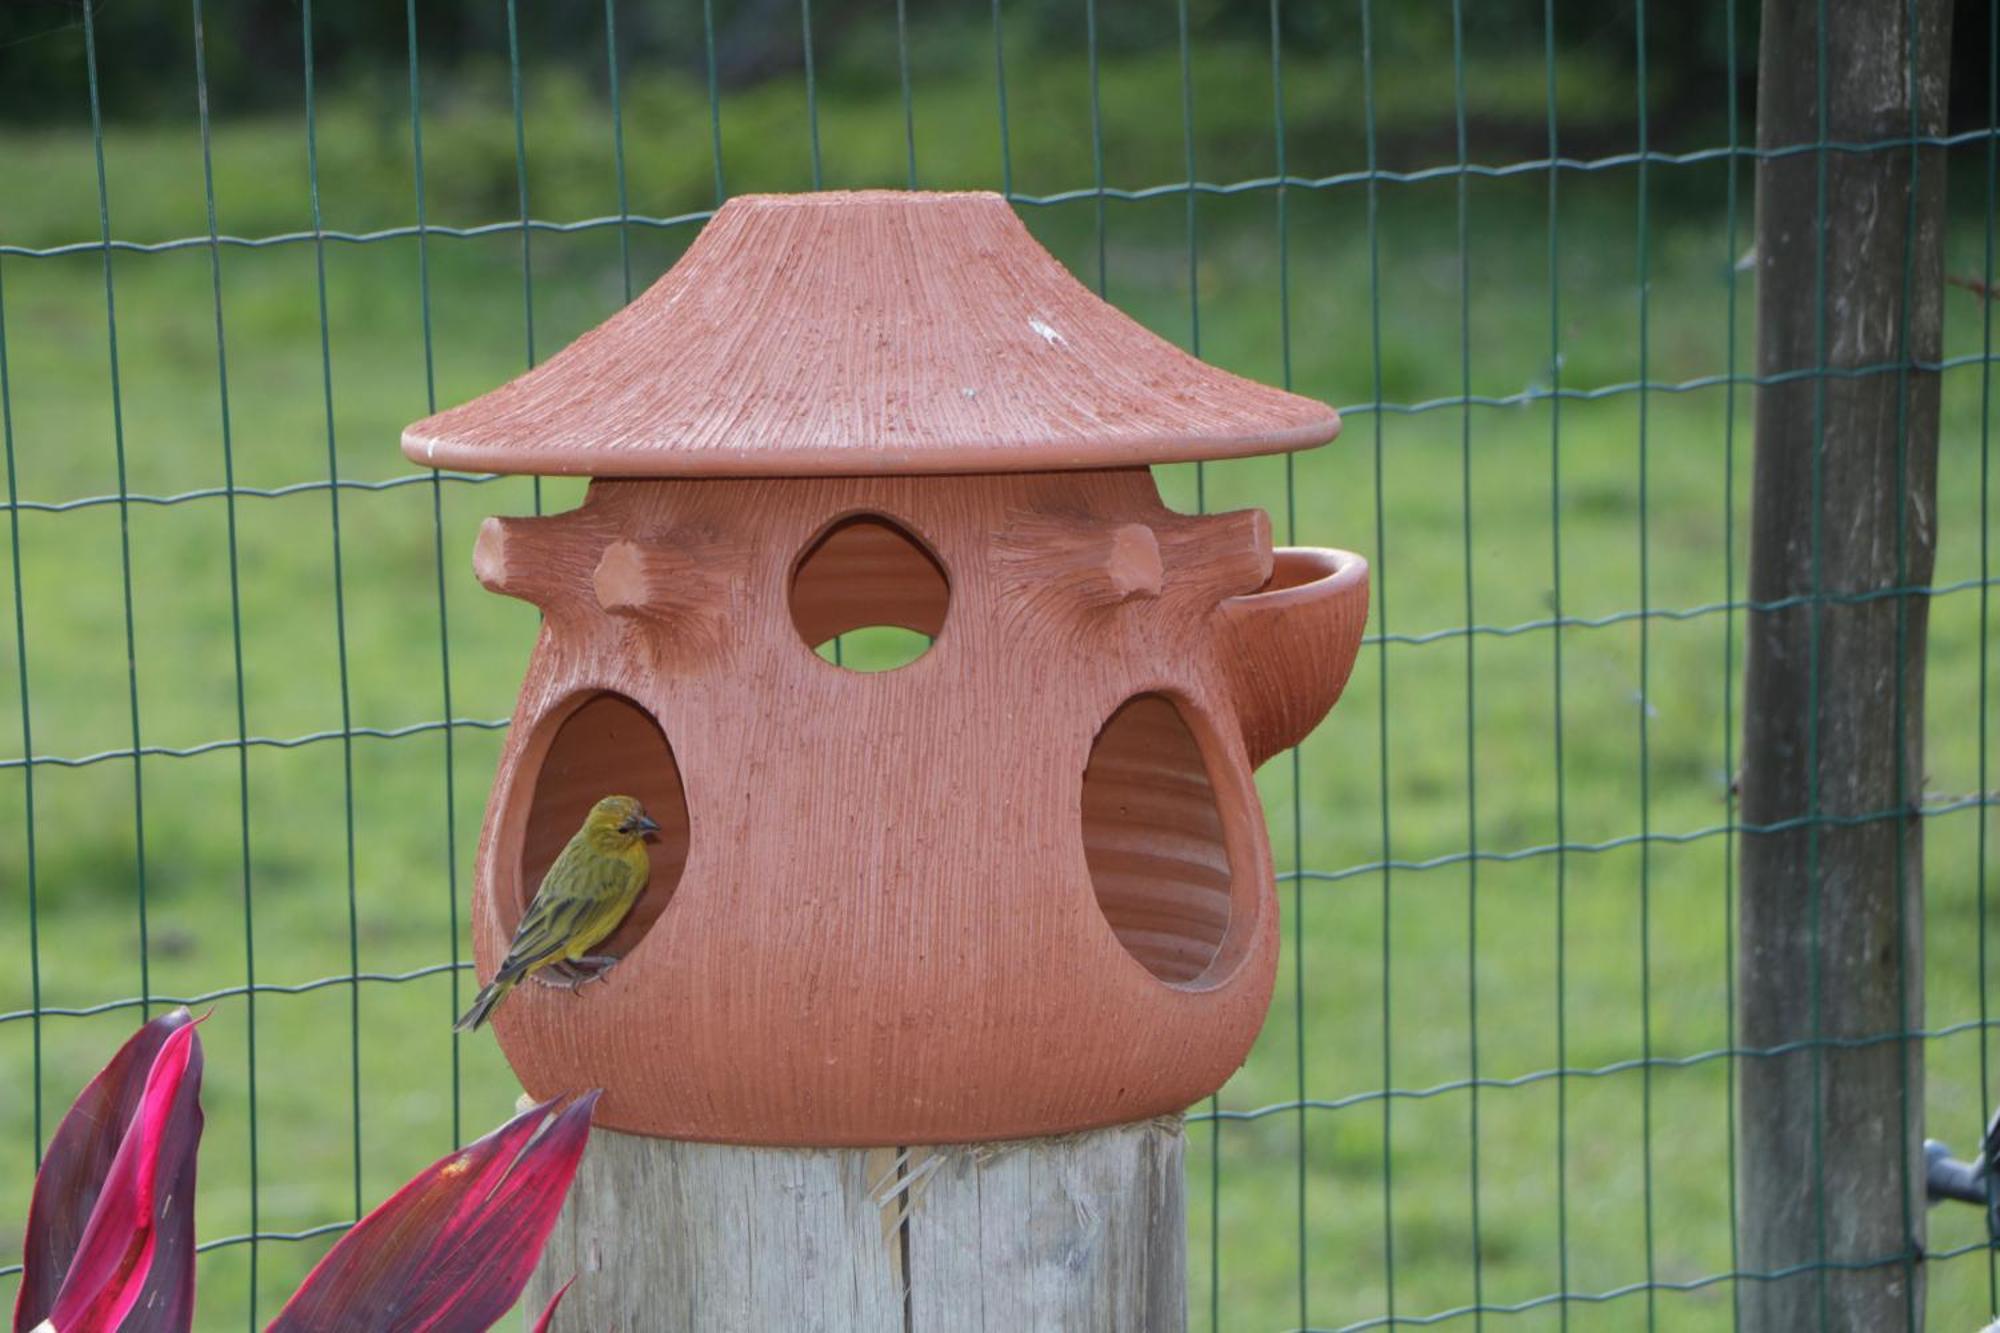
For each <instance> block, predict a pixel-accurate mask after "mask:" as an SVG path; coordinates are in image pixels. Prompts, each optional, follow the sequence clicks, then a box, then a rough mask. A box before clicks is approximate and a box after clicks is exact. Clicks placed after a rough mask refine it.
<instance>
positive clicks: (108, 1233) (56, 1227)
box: [14, 1009, 202, 1333]
mask: <svg viewBox="0 0 2000 1333" xmlns="http://www.w3.org/2000/svg"><path fill="white" fill-rule="evenodd" d="M194 1021H195V1020H194V1018H193V1017H192V1016H191V1015H190V1014H189V1013H188V1011H187V1010H186V1009H176V1010H174V1011H173V1012H171V1013H167V1014H162V1015H161V1016H160V1017H158V1018H156V1019H154V1020H153V1021H152V1022H150V1023H148V1024H146V1025H145V1026H144V1027H142V1028H140V1029H139V1031H138V1032H137V1033H135V1034H134V1035H133V1036H132V1037H131V1038H130V1039H129V1040H128V1041H127V1042H126V1043H125V1045H124V1046H123V1047H122V1048H121V1049H120V1050H119V1051H118V1053H117V1054H116V1055H114V1056H113V1057H112V1058H111V1060H110V1062H109V1063H108V1064H106V1065H105V1067H104V1069H103V1070H102V1071H101V1072H100V1073H99V1074H98V1076H97V1077H96V1078H95V1079H93V1080H91V1082H90V1084H89V1086H88V1087H86V1088H85V1089H84V1090H83V1092H82V1093H80V1094H79V1095H78V1096H77V1099H76V1101H75V1103H74V1104H73V1105H72V1106H71V1107H70V1110H69V1114H68V1115H66V1116H64V1118H63V1121H62V1124H61V1125H60V1126H59V1127H58V1128H57V1130H56V1132H55V1134H54V1136H53V1137H52V1138H50V1140H49V1147H48V1152H47V1154H46V1155H45V1156H44V1157H43V1160H42V1169H41V1171H40V1172H39V1173H38V1174H37V1175H36V1177H35V1191H34V1196H33V1199H32V1201H31V1202H30V1204H29V1208H28V1226H27V1234H26V1243H25V1245H24V1247H23V1255H22V1261H23V1271H22V1275H21V1286H20V1289H19V1291H18V1293H17V1294H16V1298H15V1304H14V1329H15V1330H16V1333H25V1331H26V1330H28V1329H32V1328H34V1327H35V1326H36V1325H37V1324H39V1323H40V1322H41V1321H43V1320H44V1319H47V1318H49V1317H50V1315H51V1313H52V1312H53V1311H57V1310H60V1311H61V1312H62V1313H63V1314H65V1315H66V1316H67V1317H68V1322H66V1323H62V1324H61V1325H60V1327H62V1328H63V1329H64V1330H65V1333H89V1330H88V1326H86V1325H82V1324H78V1323H77V1322H76V1321H77V1320H78V1318H79V1317H82V1316H80V1315H79V1311H81V1310H87V1309H90V1308H93V1307H95V1308H96V1309H97V1310H98V1312H99V1313H98V1314H97V1315H93V1316H88V1317H91V1318H101V1317H102V1316H103V1314H104V1313H106V1312H112V1311H117V1310H118V1308H119V1307H120V1306H123V1307H125V1308H126V1309H130V1310H134V1311H135V1313H134V1314H133V1315H132V1316H131V1317H130V1318H129V1319H128V1320H127V1323H126V1328H127V1329H128V1330H131V1331H132V1333H138V1331H139V1330H146V1333H178V1331H179V1330H184V1329H185V1328H187V1326H188V1323H189V1321H190V1320H191V1319H192V1317H193V1305H194V1234H193V1233H194V1171H195V1152H196V1149H197V1147H198V1146H199V1143H200V1140H201V1124H202V1120H201V1106H200V1100H199V1099H200V1095H201V1070H202V1057H201V1042H200V1040H199V1039H198V1038H196V1037H195V1035H194V1030H193V1024H194Z"/></svg>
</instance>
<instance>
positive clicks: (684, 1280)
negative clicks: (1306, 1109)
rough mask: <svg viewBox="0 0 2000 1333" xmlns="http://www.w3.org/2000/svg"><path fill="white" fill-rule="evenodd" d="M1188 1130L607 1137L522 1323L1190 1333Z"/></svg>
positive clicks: (907, 1332) (669, 1332)
mask: <svg viewBox="0 0 2000 1333" xmlns="http://www.w3.org/2000/svg"><path fill="white" fill-rule="evenodd" d="M1185 1142H1186V1139H1185V1135H1184V1133H1183V1131H1182V1128H1181V1123H1180V1120H1179V1118H1178V1117H1168V1118H1162V1119H1158V1120H1150V1121H1143V1122H1140V1123H1137V1124H1131V1125H1119V1126H1116V1127H1114V1128H1111V1129H1104V1130H1093V1131H1088V1132H1085V1133H1081V1134H1069V1135H1063V1136H1061V1137H1058V1138H1047V1139H1031V1140H1025V1141H1020V1142H1011V1143H985V1144H966V1145H960V1146H951V1147H935V1148H913V1149H908V1150H903V1151H898V1150H896V1149H893V1148H875V1149H867V1148H741V1147H732V1146H727V1145H722V1144H708V1143H690V1142H686V1141H682V1140H675V1139H655V1138H645V1137H641V1136H638V1135H629V1134H620V1133H617V1132H615V1131H611V1130H603V1129H600V1130H597V1131H595V1132H594V1133H593V1134H592V1136H591V1140H590V1147H589V1150H588V1151H587V1152H586V1153H585V1155H584V1159H583V1165H582V1168H581V1170H580V1171H579V1172H578V1175H577V1178H576V1184H575V1186H574V1187H573V1188H572V1189H571V1191H570V1196H569V1202H568V1203H567V1204H566V1205H565V1207H564V1209H563V1214H562V1217H561V1218H560V1219H559V1220H558V1221H557V1223H556V1229H555V1232H554V1234H553V1235H551V1236H550V1238H549V1244H548V1248H547V1249H546V1250H544V1251H543V1254H542V1260H541V1264H540V1265H539V1267H537V1269H536V1270H535V1277H534V1279H533V1281H532V1282H531V1283H530V1284H529V1287H528V1297H527V1300H526V1302H525V1303H524V1304H525V1305H526V1307H527V1308H528V1309H531V1310H538V1309H540V1308H541V1307H542V1306H543V1305H544V1304H545V1303H546V1302H547V1300H548V1298H549V1297H550V1296H552V1295H553V1294H554V1293H555V1290H556V1288H558V1287H560V1286H561V1285H562V1284H563V1283H564V1282H566V1281H569V1279H570V1278H571V1277H572V1276H573V1277H575V1279H576V1284H575V1285H574V1286H573V1287H571V1289H570V1291H569V1294H568V1295H567V1296H566V1297H565V1298H564V1300H563V1304H562V1308H561V1311H560V1313H559V1314H558V1315H557V1317H556V1320H555V1324H554V1328H555V1329H556V1330H557V1333H572V1331H574V1333H583V1330H590V1333H684V1331H685V1333H735V1331H736V1330H744V1331H745V1333H766V1331H771V1333H775V1330H780V1329H782V1330H786V1333H792V1331H793V1330H826V1331H827V1333H1033V1331H1034V1330H1050V1331H1051V1333H1055V1331H1056V1330H1060V1331H1061V1333H1100V1331H1101V1333H1124V1331H1125V1330H1146V1331H1147V1333H1157V1331H1159V1330H1173V1329H1179V1328H1183V1327H1185V1326H1186V1323H1187V1276H1186V1253H1185V1250H1186V1237H1185V1226H1186V1220H1185V1214H1184V1201H1183V1197H1182V1189H1183V1186H1182V1171H1181V1158H1182V1152H1183V1149H1184V1146H1185Z"/></svg>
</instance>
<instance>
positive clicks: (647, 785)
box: [515, 691, 688, 958]
mask: <svg viewBox="0 0 2000 1333" xmlns="http://www.w3.org/2000/svg"><path fill="white" fill-rule="evenodd" d="M606 796H635V797H637V798H638V800H639V803H640V804H641V805H643V806H645V807H646V813H647V814H648V815H650V816H652V818H653V822H654V823H656V824H658V825H659V826H660V831H659V832H658V833H655V834H653V835H651V836H650V837H649V838H648V839H647V842H646V855H647V858H648V859H649V860H650V861H651V862H652V873H651V874H650V875H649V876H648V878H647V880H646V888H645V891H644V892H643V893H641V894H640V895H639V901H638V902H637V903H635V904H633V907H632V910H631V912H630V913H629V914H628V915H627V916H626V918H625V920H624V922H623V924H621V925H620V926H619V927H618V929H617V930H615V931H613V932H612V934H611V937H610V938H609V939H607V940H605V941H604V942H603V943H602V944H600V945H598V946H597V947H596V949H594V950H593V952H595V953H598V954H603V955H608V956H610V957H613V958H622V957H624V956H625V955H626V954H627V953H628V952H630V951H631V949H632V946H634V945H636V944H637V943H638V942H639V940H640V939H641V938H642V937H643V936H644V935H645V933H646V932H647V931H648V930H649V929H651V928H652V925H653V922H654V921H656V920H658V919H659V916H660V913H661V912H662V911H664V910H665V909H666V906H667V900H668V899H670V898H672V897H673V894H674V889H675V887H676V886H677V885H678V884H679V883H680V878H681V870H682V868H683V867H684V866H686V864H687V857H688V808H687V795H686V793H685V791H684V790H683V789H682V786H681V770H680V765H679V764H678V763H676V762H675V760H674V752H673V747H671V746H670V745H668V744H667V738H666V734H665V733H664V732H662V731H661V730H660V725H659V723H657V722H655V721H654V720H653V715H652V714H651V713H648V712H647V711H646V710H645V709H643V708H641V707H640V706H639V705H638V704H636V703H634V702H632V700H630V699H628V698H626V697H625V696H624V695H622V694H613V693H610V692H608V691H607V692H604V693H600V694H594V695H592V696H590V697H589V698H588V699H586V700H585V701H584V702H583V703H582V704H581V705H580V706H579V707H577V708H575V709H574V710H572V711H571V712H570V713H569V714H568V715H567V716H565V717H564V718H563V719H562V721H561V722H559V723H558V724H557V726H556V734H555V737H554V739H553V740H551V741H550V743H549V748H548V752H547V754H545V755H544V756H543V757H542V764H541V768H540V769H539V770H538V771H537V772H536V773H535V775H534V783H533V787H532V789H531V792H530V795H529V798H528V813H527V819H526V821H525V823H524V826H523V830H522V834H521V859H520V874H519V876H518V877H517V879H516V880H515V903H516V907H517V910H520V911H525V910H526V909H527V905H528V902H529V900H530V899H531V898H533V897H534V894H535V890H536V889H537V888H539V887H540V885H541V882H542V876H543V875H545V874H547V873H548V869H549V867H550V866H551V865H553V864H554V863H555V859H556V857H557V855H558V854H560V853H561V851H562V849H563V845H564V844H565V843H567V842H568V841H569V840H570V837H571V836H572V835H573V834H574V833H575V832H576V831H577V830H578V829H579V828H581V827H583V820H584V816H585V815H587V814H589V813H590V807H591V806H593V805H595V804H596V803H597V802H598V801H600V800H602V799H603V798H604V797H606Z"/></svg>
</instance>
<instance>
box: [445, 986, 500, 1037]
mask: <svg viewBox="0 0 2000 1333" xmlns="http://www.w3.org/2000/svg"><path fill="white" fill-rule="evenodd" d="M512 989H514V982H513V980H512V978H501V977H495V978H494V979H493V980H492V982H491V983H490V984H488V985H485V986H482V987H480V989H479V994H478V995H476V996H474V997H473V1000H472V1007H471V1008H470V1009H467V1010H466V1011H465V1015H464V1016H463V1017H462V1018H460V1019H459V1020H458V1021H457V1022H456V1023H453V1024H452V1025H451V1030H452V1031H453V1032H471V1031H473V1030H474V1029H476V1028H477V1027H479V1025H480V1024H482V1023H484V1022H485V1021H486V1019H487V1017H488V1016H489V1015H491V1014H492V1012H493V1007H494V1006H495V1005H497V1004H499V1003H500V1000H501V997H502V996H504V995H506V994H507V992H508V991H510V990H512Z"/></svg>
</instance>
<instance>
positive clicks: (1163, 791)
mask: <svg viewBox="0 0 2000 1333" xmlns="http://www.w3.org/2000/svg"><path fill="white" fill-rule="evenodd" d="M1083 855H1084V859H1085V861H1087V862H1088V863H1089V865H1090V881H1091V885H1092V887H1093V888H1095V889H1096V891H1097V906H1098V909H1099V910H1100V911H1102V912H1103V913H1104V919H1105V920H1106V921H1108V922H1110V924H1111V929H1112V932H1113V933H1114V934H1116V935H1117V936H1118V942H1119V943H1120V944H1122V945H1124V946H1125V951H1126V952H1127V953H1129V954H1131V955H1132V956H1133V957H1134V958H1136V959H1138V960H1139V962H1140V963H1141V964H1143V965H1144V966H1145V968H1146V970H1147V971H1148V972H1151V973H1152V974H1153V975H1154V976H1156V977H1158V978H1159V979H1160V980H1162V981H1165V982H1169V983H1175V984H1179V983H1184V982H1189V981H1193V980H1194V979H1195V978H1196V977H1199V976H1200V975H1201V974H1202V973H1203V972H1205V971H1206V970H1207V969H1208V966H1209V964H1210V963H1212V962H1214V961H1215V955H1216V953H1217V952H1218V951H1219V950H1220V949H1221V947H1222V938H1223V936H1224V934H1225V933H1227V931H1228V929H1229V878H1230V871H1229V850H1228V848H1227V846H1226V845H1225V843H1224V838H1223V828H1222V811H1221V810H1220V809H1219V808H1218V807H1217V805H1216V802H1215V788H1214V785H1213V783H1211V782H1210V780H1209V775H1208V765H1207V762H1206V761H1205V760H1204V759H1203V758H1202V753H1201V746H1200V744H1199V743H1198V742H1197V741H1196V740H1195V736H1194V732H1193V731H1192V730H1191V729H1190V728H1189V727H1188V724H1187V720H1186V719H1185V718H1183V717H1182V716H1181V711H1180V709H1179V707H1178V706H1176V705H1175V703H1174V702H1173V700H1171V699H1169V698H1168V697H1166V696H1165V695H1161V694H1142V695H1139V696H1137V697H1136V698H1132V699H1128V700H1126V701H1125V703H1124V704H1123V705H1121V706H1120V707H1119V709H1118V711H1117V712H1115V713H1113V714H1112V715H1111V719H1110V721H1108V722H1106V723H1105V724H1104V728H1103V730H1101V731H1099V732H1098V733H1097V740H1096V741H1095V742H1094V743H1093V744H1092V745H1091V747H1090V763H1089V766H1088V767H1086V768H1085V769H1084V772H1083Z"/></svg>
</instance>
